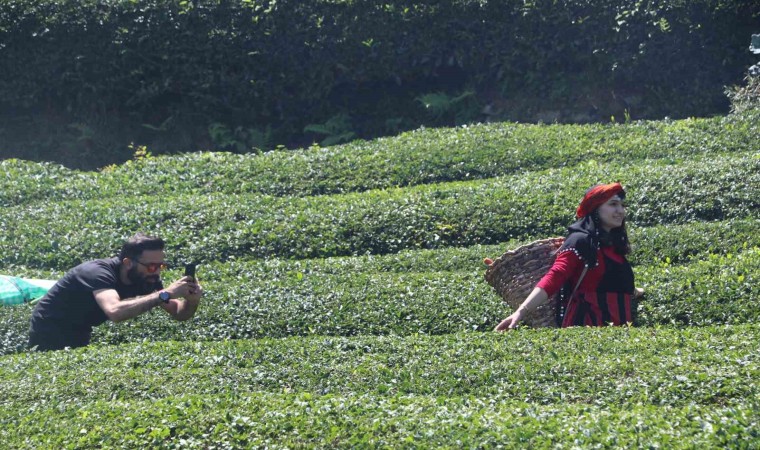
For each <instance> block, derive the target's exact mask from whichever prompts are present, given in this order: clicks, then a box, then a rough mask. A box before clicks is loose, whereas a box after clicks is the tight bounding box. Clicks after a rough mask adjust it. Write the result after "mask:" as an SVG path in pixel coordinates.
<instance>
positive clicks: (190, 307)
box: [161, 276, 203, 320]
mask: <svg viewBox="0 0 760 450" xmlns="http://www.w3.org/2000/svg"><path fill="white" fill-rule="evenodd" d="M164 290H165V291H166V292H168V293H169V295H170V296H171V298H172V300H169V303H167V304H165V305H161V307H162V308H164V311H166V312H168V313H169V314H170V315H171V316H172V317H173V318H174V319H176V320H188V319H190V318H192V317H193V316H194V315H195V311H196V310H197V309H198V305H199V304H200V301H201V297H202V296H203V287H201V285H200V284H198V282H197V281H196V280H195V279H194V278H193V277H188V276H185V277H182V278H180V279H179V280H177V281H175V282H174V283H172V284H171V285H169V287H168V288H166V289H164ZM179 298H182V299H184V301H180V300H176V299H179Z"/></svg>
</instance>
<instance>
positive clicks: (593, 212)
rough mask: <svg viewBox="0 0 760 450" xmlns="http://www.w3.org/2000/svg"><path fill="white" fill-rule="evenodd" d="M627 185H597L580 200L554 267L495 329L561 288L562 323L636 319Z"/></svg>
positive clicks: (636, 291)
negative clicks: (626, 203)
mask: <svg viewBox="0 0 760 450" xmlns="http://www.w3.org/2000/svg"><path fill="white" fill-rule="evenodd" d="M624 199H625V191H624V190H623V186H621V185H620V183H612V184H604V185H596V186H593V187H592V188H591V189H589V190H588V191H586V195H585V196H584V197H583V201H581V204H580V205H579V206H578V210H577V211H576V216H577V218H578V220H577V221H576V222H575V223H573V224H572V225H571V226H570V227H569V228H568V235H567V237H566V238H565V242H564V243H563V244H562V247H560V249H559V251H558V253H557V259H556V260H555V261H554V265H552V267H551V269H549V271H548V272H547V273H546V275H544V277H543V278H542V279H541V281H539V282H538V284H537V285H536V287H535V288H534V289H533V291H532V292H531V293H530V295H528V298H526V299H525V301H523V302H522V304H521V305H520V307H519V308H517V310H516V311H515V312H514V313H512V315H510V316H509V317H507V318H506V319H504V320H502V321H501V323H499V325H497V326H496V328H495V331H505V330H508V329H510V328H514V327H516V326H517V324H518V323H519V322H520V320H521V319H522V317H523V316H524V315H525V313H526V312H528V311H532V310H533V309H535V308H537V307H539V306H541V305H543V304H544V303H546V302H547V300H548V299H550V298H552V297H553V296H554V295H555V294H556V293H557V292H559V291H560V290H562V296H561V299H560V307H561V309H564V310H565V312H564V316H563V318H562V326H563V327H571V326H586V325H591V326H603V325H608V324H613V325H625V324H628V323H633V322H634V314H635V312H636V300H637V299H638V298H639V297H641V295H643V293H644V290H643V289H639V288H636V287H635V286H634V280H633V270H632V269H631V265H630V264H629V263H628V261H627V260H626V258H625V255H627V254H628V253H630V251H631V247H630V245H629V243H628V234H627V232H626V229H625V205H624V204H623V200H624Z"/></svg>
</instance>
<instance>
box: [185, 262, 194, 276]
mask: <svg viewBox="0 0 760 450" xmlns="http://www.w3.org/2000/svg"><path fill="white" fill-rule="evenodd" d="M185 276H186V277H192V278H193V279H195V264H185Z"/></svg>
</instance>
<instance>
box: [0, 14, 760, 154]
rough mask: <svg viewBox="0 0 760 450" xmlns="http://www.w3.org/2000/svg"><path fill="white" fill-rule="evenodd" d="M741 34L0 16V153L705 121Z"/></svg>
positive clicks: (651, 18)
mask: <svg viewBox="0 0 760 450" xmlns="http://www.w3.org/2000/svg"><path fill="white" fill-rule="evenodd" d="M758 28H760V4H758V3H757V2H755V1H751V0H736V1H726V0H690V1H684V0H660V1H629V0H593V1H591V0H559V1H556V0H553V1H550V0H537V1H533V2H523V1H498V2H497V1H486V0H481V1H474V0H449V1H409V0H390V1H384V2H354V1H347V0H311V1H300V0H299V1H295V0H279V1H260V0H254V1H247V0H201V1H177V0H139V1H131V0H130V1H127V0H76V1H74V0H70V1H69V0H2V1H1V2H0V152H1V153H0V154H1V155H2V157H6V158H7V157H21V158H24V159H32V160H54V161H58V162H62V163H64V164H66V165H69V166H72V167H84V168H93V167H99V166H103V165H105V164H109V163H113V162H119V161H123V160H125V159H129V158H130V157H131V156H132V154H133V153H134V147H130V145H129V144H130V143H131V142H135V144H136V145H147V147H148V148H149V149H150V151H152V152H153V153H154V154H159V153H174V152H183V151H194V150H198V149H218V150H228V151H235V152H250V151H261V150H265V149H271V148H274V147H275V146H278V145H284V146H286V147H289V148H293V147H298V146H304V145H308V144H311V143H312V142H322V143H323V144H332V143H337V142H342V141H346V140H349V139H353V138H357V137H360V138H369V137H376V136H380V135H388V134H395V133H398V132H399V131H403V130H407V129H412V128H416V127H419V126H420V125H426V126H447V125H455V124H461V123H466V122H472V121H487V120H516V121H544V122H553V121H559V122H592V121H609V120H611V118H612V116H614V117H615V118H616V120H619V121H622V120H626V119H629V118H633V119H639V118H661V117H664V116H670V117H674V118H678V117H686V116H706V115H713V114H723V113H726V112H728V109H729V101H728V99H727V98H726V96H725V94H724V90H725V86H727V85H732V84H736V83H739V82H741V80H742V79H743V77H744V76H745V75H746V69H747V67H748V66H749V65H751V64H752V63H753V62H754V61H753V58H752V55H751V54H750V53H749V52H748V51H747V45H748V43H749V38H750V35H751V33H752V32H753V31H754V32H757V30H758Z"/></svg>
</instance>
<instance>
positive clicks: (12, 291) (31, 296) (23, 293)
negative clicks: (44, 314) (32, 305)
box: [0, 275, 55, 306]
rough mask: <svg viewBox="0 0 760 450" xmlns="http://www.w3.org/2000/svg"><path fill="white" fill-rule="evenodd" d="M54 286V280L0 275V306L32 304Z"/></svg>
mask: <svg viewBox="0 0 760 450" xmlns="http://www.w3.org/2000/svg"><path fill="white" fill-rule="evenodd" d="M54 284H55V281H54V280H35V279H30V278H19V277H11V276H7V275H0V305H3V306H9V305H22V304H24V303H29V302H32V301H34V300H36V299H38V298H40V297H42V296H43V295H45V293H46V292H47V291H48V289H50V288H51V287H53V285H54Z"/></svg>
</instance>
